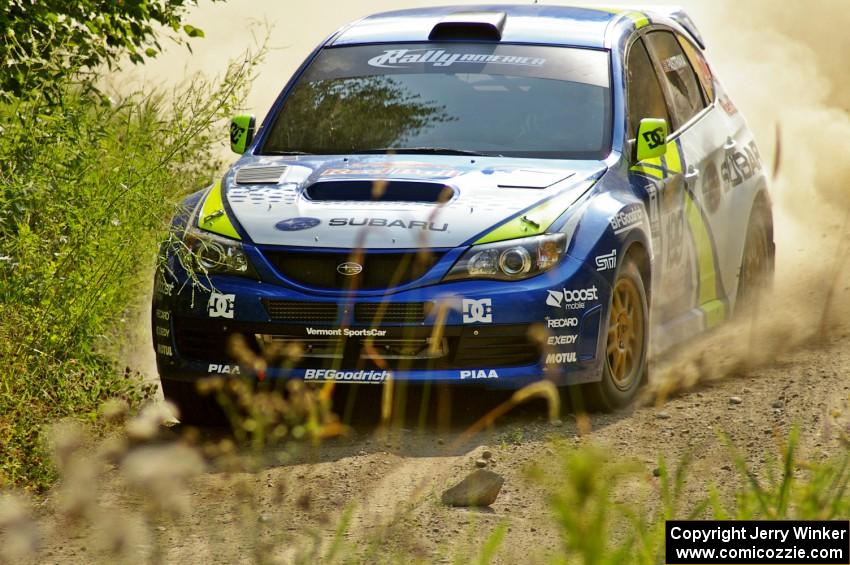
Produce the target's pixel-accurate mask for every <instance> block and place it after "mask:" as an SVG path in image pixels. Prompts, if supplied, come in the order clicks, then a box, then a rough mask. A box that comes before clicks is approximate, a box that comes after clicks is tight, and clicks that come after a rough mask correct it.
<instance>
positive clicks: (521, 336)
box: [174, 318, 543, 370]
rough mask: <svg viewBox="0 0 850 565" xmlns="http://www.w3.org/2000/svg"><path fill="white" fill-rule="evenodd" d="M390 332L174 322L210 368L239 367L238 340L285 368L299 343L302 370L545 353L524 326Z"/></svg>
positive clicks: (526, 359)
mask: <svg viewBox="0 0 850 565" xmlns="http://www.w3.org/2000/svg"><path fill="white" fill-rule="evenodd" d="M328 329H329V330H333V329H334V328H333V327H329V328H328ZM353 329H355V330H356V329H362V328H353ZM387 329H388V331H389V332H390V333H389V335H385V336H376V337H374V338H373V337H359V336H358V337H350V338H342V337H338V336H334V335H321V334H320V335H305V334H304V331H303V326H301V327H299V324H275V323H265V324H245V323H232V322H228V323H222V322H211V321H210V320H205V319H197V320H196V319H187V318H176V319H175V322H174V331H175V339H176V343H177V351H178V353H179V354H180V355H181V356H182V357H185V358H188V359H195V360H199V361H203V362H208V363H232V362H235V361H236V359H235V358H234V357H233V356H232V355H231V354H230V351H231V349H232V345H233V344H234V343H235V342H234V340H238V341H239V342H240V343H242V344H243V345H245V346H247V347H248V348H249V349H251V350H252V351H253V352H254V354H256V355H260V356H264V357H267V360H269V362H270V363H272V364H274V365H279V366H282V365H285V364H287V362H286V360H285V359H282V358H280V357H279V356H280V354H281V353H280V352H281V351H285V346H286V345H287V344H297V345H298V347H299V349H300V350H301V351H302V355H303V356H302V357H301V359H300V361H298V362H297V364H296V367H299V368H337V369H339V368H342V369H362V368H372V369H374V368H376V367H379V366H380V367H384V368H389V369H391V370H405V369H412V370H424V369H432V370H440V369H466V368H472V367H487V368H499V367H511V366H519V365H531V364H534V363H537V362H538V361H539V360H540V356H541V354H542V353H543V352H542V349H541V346H540V344H538V343H535V342H534V341H533V340H532V339H530V338H529V336H528V331H527V330H528V327H527V326H521V325H517V326H494V327H492V328H484V327H481V326H478V327H476V328H475V329H473V328H468V327H459V326H446V327H445V328H444V337H443V338H441V339H440V341H439V342H437V343H436V344H435V343H432V339H433V337H432V331H433V329H432V328H430V327H427V326H425V327H418V328H417V327H406V328H394V329H392V328H387ZM475 332H478V335H476V333H475ZM376 358H377V359H380V360H381V361H380V362H378V361H377V359H376Z"/></svg>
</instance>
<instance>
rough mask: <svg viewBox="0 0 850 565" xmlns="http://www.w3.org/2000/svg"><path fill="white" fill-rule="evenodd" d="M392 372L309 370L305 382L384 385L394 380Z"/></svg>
mask: <svg viewBox="0 0 850 565" xmlns="http://www.w3.org/2000/svg"><path fill="white" fill-rule="evenodd" d="M392 376H393V374H392V372H391V371H366V370H362V371H337V370H335V369H307V370H306V371H305V372H304V380H305V381H345V382H357V383H382V382H384V381H385V380H387V379H389V378H392Z"/></svg>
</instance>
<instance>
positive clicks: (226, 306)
mask: <svg viewBox="0 0 850 565" xmlns="http://www.w3.org/2000/svg"><path fill="white" fill-rule="evenodd" d="M235 307H236V295H235V294H220V293H218V292H213V293H212V294H211V295H210V301H209V302H207V313H208V314H209V315H210V318H233V312H234V310H235V309H236V308H235Z"/></svg>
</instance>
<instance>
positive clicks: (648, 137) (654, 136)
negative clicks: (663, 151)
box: [643, 128, 664, 149]
mask: <svg viewBox="0 0 850 565" xmlns="http://www.w3.org/2000/svg"><path fill="white" fill-rule="evenodd" d="M662 133H663V130H662V129H661V128H655V129H654V130H652V131H646V132H644V133H643V139H644V141H646V143H647V145H648V146H649V148H650V149H655V148H656V147H658V146H659V145H663V144H664V136H662V135H661V134H662Z"/></svg>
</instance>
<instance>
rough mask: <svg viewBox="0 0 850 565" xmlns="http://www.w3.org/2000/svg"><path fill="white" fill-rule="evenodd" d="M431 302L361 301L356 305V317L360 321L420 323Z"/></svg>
mask: <svg viewBox="0 0 850 565" xmlns="http://www.w3.org/2000/svg"><path fill="white" fill-rule="evenodd" d="M431 306H432V303H430V302H387V303H382V302H361V303H360V304H355V305H354V319H355V320H357V321H358V322H360V323H365V324H374V325H380V324H381V323H382V322H391V323H405V324H419V323H422V322H424V321H425V317H426V316H427V315H428V312H429V311H430V310H431Z"/></svg>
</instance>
